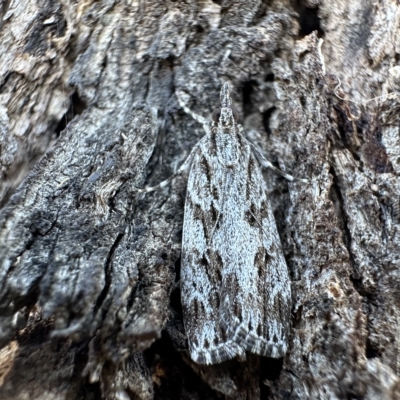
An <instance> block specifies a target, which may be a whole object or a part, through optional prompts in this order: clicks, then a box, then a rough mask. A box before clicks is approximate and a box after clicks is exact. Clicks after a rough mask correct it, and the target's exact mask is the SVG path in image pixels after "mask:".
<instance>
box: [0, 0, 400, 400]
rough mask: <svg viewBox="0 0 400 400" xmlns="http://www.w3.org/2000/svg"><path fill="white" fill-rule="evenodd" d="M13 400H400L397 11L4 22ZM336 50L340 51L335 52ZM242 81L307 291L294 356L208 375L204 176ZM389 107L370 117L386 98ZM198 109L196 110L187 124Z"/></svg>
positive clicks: (178, 9) (295, 280) (3, 338)
mask: <svg viewBox="0 0 400 400" xmlns="http://www.w3.org/2000/svg"><path fill="white" fill-rule="evenodd" d="M0 12H1V15H2V17H3V18H2V26H1V32H0V46H1V50H0V55H1V57H0V68H1V81H0V83H1V88H0V100H1V101H0V165H1V174H2V175H1V182H0V204H1V205H2V207H3V208H2V210H1V213H0V348H2V349H1V350H0V385H1V386H0V398H7V399H25V398H30V399H46V400H47V399H98V398H107V399H128V398H131V399H152V398H157V399H178V398H179V399H180V398H182V399H189V398H190V399H193V398H198V399H200V398H201V399H203V398H204V399H213V398H215V399H217V398H228V399H230V398H232V399H260V398H261V399H266V398H269V399H347V398H357V399H378V398H379V399H398V398H400V382H399V373H400V311H399V307H400V301H399V300H400V299H399V294H398V293H399V267H400V180H399V173H400V134H399V124H398V115H399V109H400V101H399V96H398V92H399V89H400V78H399V77H400V67H398V66H396V64H397V60H398V57H399V55H400V42H399V40H400V39H399V38H400V25H399V21H400V7H399V5H398V4H397V3H396V2H394V1H392V0H381V1H379V2H375V1H374V2H373V1H372V0H367V1H352V2H349V1H345V0H336V1H327V0H298V1H289V0H271V1H263V0H232V1H227V0H219V1H217V0H215V1H212V0H202V1H194V0H177V1H173V0H166V1H150V0H146V1H143V2H138V1H128V0H125V1H121V2H116V1H113V0H100V1H94V0H87V1H84V2H72V1H69V0H36V1H33V0H32V1H30V2H19V1H12V0H11V1H8V2H7V1H5V2H2V3H0ZM322 39H323V40H322ZM222 82H229V84H230V88H231V94H232V99H233V103H234V106H235V107H236V108H237V109H238V110H239V112H240V115H241V123H242V125H243V127H244V132H245V134H246V136H247V137H248V138H249V139H250V140H251V141H252V142H254V143H255V144H256V145H258V146H259V147H260V148H261V149H262V152H263V153H264V155H265V156H266V158H268V159H269V160H270V161H271V162H273V163H274V165H276V166H277V167H279V168H280V169H281V170H283V171H285V172H287V173H290V174H292V175H294V176H296V177H299V178H306V179H308V183H303V182H300V181H294V182H293V183H288V182H286V181H285V180H284V179H283V178H281V177H279V176H276V175H275V174H274V173H273V172H271V171H265V179H266V182H267V186H268V189H269V195H270V198H271V201H272V204H273V207H274V213H275V218H276V222H277V226H278V231H279V233H280V236H281V242H282V246H283V249H284V254H285V257H286V261H287V264H288V268H289V273H290V277H291V281H292V295H293V309H292V321H291V332H290V343H289V351H288V353H287V354H286V356H285V357H284V359H278V360H274V359H268V358H263V357H258V356H254V355H249V357H248V359H247V360H246V361H242V362H240V361H238V360H232V361H228V362H225V363H222V364H219V365H214V366H208V367H206V366H200V365H197V364H195V363H194V362H192V361H191V360H190V357H189V355H188V351H187V343H186V337H185V332H184V328H183V323H182V310H181V306H180V294H179V272H180V263H179V257H180V244H181V231H182V222H183V207H184V199H185V188H186V181H187V176H186V175H185V174H182V175H179V176H177V177H176V178H175V179H173V180H172V182H171V184H170V185H169V186H168V187H166V188H163V189H161V190H158V191H156V192H154V193H148V194H141V193H138V192H137V191H135V188H137V187H143V186H144V185H146V184H151V185H153V184H157V183H158V182H161V181H162V180H163V179H166V178H167V177H169V176H171V175H172V174H173V173H174V171H176V170H177V169H178V167H179V165H180V164H182V162H183V161H184V160H185V158H186V157H187V155H188V154H189V152H190V150H191V149H192V148H193V146H194V145H195V144H196V143H197V141H198V140H199V139H200V138H201V137H202V136H203V135H204V132H203V129H202V127H201V125H200V124H199V123H198V122H196V121H194V120H193V119H192V117H191V116H190V115H188V114H187V113H185V111H184V110H183V108H182V107H181V103H182V102H184V103H185V104H186V105H187V107H189V108H190V109H191V110H192V111H193V112H195V113H198V114H201V115H203V116H204V117H210V115H211V113H212V112H213V110H214V109H215V108H217V107H218V106H219V90H220V87H221V84H222ZM378 96H379V98H377V99H375V100H373V101H368V100H369V99H372V98H375V97H378ZM180 102H181V103H180Z"/></svg>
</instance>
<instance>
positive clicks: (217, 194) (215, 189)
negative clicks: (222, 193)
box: [212, 186, 219, 201]
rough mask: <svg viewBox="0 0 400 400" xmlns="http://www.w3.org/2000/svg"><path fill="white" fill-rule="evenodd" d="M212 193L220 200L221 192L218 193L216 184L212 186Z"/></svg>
mask: <svg viewBox="0 0 400 400" xmlns="http://www.w3.org/2000/svg"><path fill="white" fill-rule="evenodd" d="M212 194H213V197H214V199H215V200H216V201H218V200H219V193H218V189H217V187H216V186H213V188H212Z"/></svg>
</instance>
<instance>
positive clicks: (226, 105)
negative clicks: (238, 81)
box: [212, 83, 239, 128]
mask: <svg viewBox="0 0 400 400" xmlns="http://www.w3.org/2000/svg"><path fill="white" fill-rule="evenodd" d="M220 99H221V107H220V108H217V109H216V110H215V111H214V112H213V115H212V119H213V121H214V122H215V123H217V124H218V125H220V126H221V127H222V128H227V127H229V126H233V125H235V123H236V122H237V121H238V119H239V112H238V111H237V109H236V108H235V107H232V100H231V96H230V94H229V85H228V84H227V83H224V84H223V86H222V89H221V95H220Z"/></svg>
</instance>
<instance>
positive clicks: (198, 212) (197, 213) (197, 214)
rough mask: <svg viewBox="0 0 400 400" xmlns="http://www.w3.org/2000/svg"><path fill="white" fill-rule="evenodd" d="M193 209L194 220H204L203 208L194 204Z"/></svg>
mask: <svg viewBox="0 0 400 400" xmlns="http://www.w3.org/2000/svg"><path fill="white" fill-rule="evenodd" d="M191 208H192V210H193V218H194V219H199V220H203V216H204V213H203V210H202V209H201V207H200V206H199V205H198V204H192V206H191Z"/></svg>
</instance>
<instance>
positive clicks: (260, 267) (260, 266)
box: [254, 247, 265, 278]
mask: <svg viewBox="0 0 400 400" xmlns="http://www.w3.org/2000/svg"><path fill="white" fill-rule="evenodd" d="M264 252H265V250H264V248H262V247H261V248H259V249H258V251H257V253H256V255H255V256H254V265H255V266H256V268H257V273H258V277H259V278H262V277H263V276H264V272H265V263H264Z"/></svg>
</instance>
